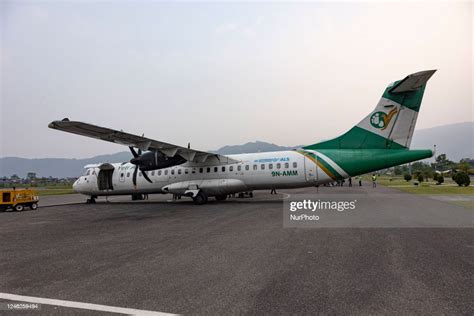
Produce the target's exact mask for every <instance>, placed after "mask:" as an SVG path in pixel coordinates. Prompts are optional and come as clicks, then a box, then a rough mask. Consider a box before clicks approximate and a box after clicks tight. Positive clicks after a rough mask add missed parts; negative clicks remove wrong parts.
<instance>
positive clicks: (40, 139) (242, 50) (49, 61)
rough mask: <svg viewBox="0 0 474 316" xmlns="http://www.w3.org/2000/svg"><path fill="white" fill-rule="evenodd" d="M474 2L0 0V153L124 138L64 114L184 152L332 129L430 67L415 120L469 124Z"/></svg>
mask: <svg viewBox="0 0 474 316" xmlns="http://www.w3.org/2000/svg"><path fill="white" fill-rule="evenodd" d="M473 12H474V9H473V3H472V2H469V1H466V2H452V1H451V2H430V3H427V2H406V1H404V2H346V3H334V2H306V3H296V2H283V3H281V2H280V3H271V2H265V3H252V2H240V3H239V2H233V3H205V2H188V3H186V2H174V3H173V2H158V1H133V2H132V1H114V2H112V1H53V2H41V1H0V53H1V56H0V57H1V61H0V69H1V77H0V89H1V90H0V111H1V112H0V157H3V156H19V157H26V158H44V157H64V158H85V157H91V156H95V155H99V154H106V153H115V152H118V151H122V150H127V149H126V148H125V147H124V146H121V145H117V144H111V143H107V142H103V141H99V140H95V139H90V138H86V137H82V136H77V135H73V134H69V133H64V132H60V131H56V130H52V129H49V128H48V127H47V125H48V123H49V122H51V121H53V120H58V119H62V118H64V117H68V118H69V119H71V120H78V121H85V122H88V123H92V124H96V125H101V126H105V127H110V128H114V129H118V130H120V129H122V130H124V131H127V132H130V133H135V134H140V135H141V134H145V136H146V137H149V138H154V139H157V140H160V141H165V142H168V143H173V144H177V145H182V146H186V144H187V143H188V142H190V143H191V146H192V147H193V148H195V149H200V150H212V149H217V148H219V147H221V146H224V145H235V144H243V143H246V142H249V141H255V140H262V141H267V142H272V143H276V144H279V145H289V146H292V145H301V144H312V143H315V142H317V141H320V140H322V139H328V138H333V137H335V136H338V135H339V134H341V133H343V132H345V131H347V130H348V129H350V128H351V127H352V126H354V125H356V124H357V123H358V122H359V121H360V120H361V119H362V118H363V117H364V116H366V115H367V114H368V113H370V112H371V111H372V110H373V108H374V107H375V105H376V103H377V102H378V100H379V99H380V96H381V95H382V92H383V90H384V89H385V87H386V86H387V85H388V84H389V83H391V82H393V81H395V80H399V79H403V78H404V77H405V76H406V75H408V74H410V73H414V72H417V71H420V70H427V69H438V72H437V73H436V74H435V75H434V76H433V77H432V78H431V79H430V81H429V83H428V86H427V88H426V91H425V96H424V100H423V104H422V109H421V112H420V115H419V117H418V123H417V129H422V128H430V127H434V126H440V125H444V124H452V123H457V122H466V121H473V120H474V119H473V84H474V83H473V74H474V71H473Z"/></svg>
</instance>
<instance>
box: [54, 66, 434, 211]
mask: <svg viewBox="0 0 474 316" xmlns="http://www.w3.org/2000/svg"><path fill="white" fill-rule="evenodd" d="M434 72H435V70H428V71H421V72H418V73H414V74H411V75H409V76H407V77H405V78H404V79H403V80H399V81H396V82H394V83H392V84H390V85H389V86H388V87H387V88H386V89H385V91H384V93H383V95H382V97H381V99H380V101H379V102H378V104H377V106H376V107H375V109H374V110H373V111H372V112H371V113H370V114H369V115H367V116H366V117H365V118H364V119H363V120H362V121H361V122H360V123H359V124H357V125H356V126H354V127H353V128H352V129H350V130H349V131H348V132H346V133H345V134H343V135H341V136H339V137H337V138H334V139H331V140H328V141H324V142H320V143H316V144H313V145H308V146H304V147H303V148H299V149H296V150H292V151H280V152H266V153H254V154H240V155H219V154H215V153H210V152H204V151H199V150H194V149H191V148H189V146H188V147H180V146H176V145H173V144H169V143H165V142H161V141H157V140H153V139H149V138H146V137H143V136H137V135H134V134H129V133H125V132H122V131H117V130H113V129H109V128H104V127H100V126H95V125H91V124H88V123H83V122H77V121H70V120H69V119H63V120H61V121H54V122H52V123H50V124H49V127H50V128H53V129H58V130H61V131H65V132H70V133H74V134H79V135H83V136H88V137H92V138H96V139H101V140H104V141H109V142H113V143H118V144H123V145H126V146H128V147H129V148H130V151H131V153H132V155H133V158H132V159H131V160H130V162H124V163H102V164H95V165H87V166H85V169H86V173H85V174H84V175H83V176H81V177H80V178H79V179H78V180H77V181H76V182H75V183H74V185H73V188H74V190H75V191H76V192H78V193H82V194H84V195H87V196H89V199H88V202H94V201H95V198H96V197H97V196H109V195H132V197H138V196H142V194H151V193H172V194H177V195H183V196H189V197H191V198H192V199H193V200H194V202H195V203H196V204H203V203H206V202H207V200H208V197H211V196H213V197H215V198H216V199H217V200H225V198H226V197H227V195H228V194H231V193H239V192H245V191H252V190H263V189H280V188H300V187H309V186H316V185H320V184H325V183H329V182H333V181H337V180H341V179H344V178H348V177H353V176H357V175H361V174H364V173H367V172H372V171H376V170H380V169H384V168H389V167H392V166H396V165H400V164H404V163H408V162H412V161H416V160H420V159H425V158H428V157H431V156H432V155H433V152H432V151H431V150H429V149H425V150H410V149H409V147H410V143H411V139H412V136H413V131H414V129H415V124H416V120H417V117H418V113H419V110H420V106H421V101H422V98H423V94H424V90H425V86H426V83H427V81H428V79H429V78H430V77H431V76H432V75H433V74H434ZM136 148H137V149H138V151H137V150H136Z"/></svg>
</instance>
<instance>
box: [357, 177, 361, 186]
mask: <svg viewBox="0 0 474 316" xmlns="http://www.w3.org/2000/svg"><path fill="white" fill-rule="evenodd" d="M357 179H358V180H359V186H360V187H361V186H362V177H361V176H357Z"/></svg>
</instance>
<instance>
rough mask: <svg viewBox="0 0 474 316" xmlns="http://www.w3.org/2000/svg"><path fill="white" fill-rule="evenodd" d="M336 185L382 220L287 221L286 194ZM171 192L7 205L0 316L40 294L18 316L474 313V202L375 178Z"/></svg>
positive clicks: (322, 191) (322, 192)
mask: <svg viewBox="0 0 474 316" xmlns="http://www.w3.org/2000/svg"><path fill="white" fill-rule="evenodd" d="M334 193H336V194H337V195H340V196H341V197H343V196H349V195H350V196H352V195H357V196H359V198H358V199H359V200H361V201H364V203H363V205H373V207H371V208H370V207H369V208H367V207H364V209H363V210H360V214H361V218H362V219H368V218H384V219H383V220H382V219H381V220H374V221H372V222H367V223H369V224H371V225H372V226H370V225H368V226H367V227H361V226H360V225H359V226H358V225H355V224H354V225H353V226H352V227H331V228H328V227H313V228H288V227H284V224H283V222H284V221H283V217H284V216H285V215H284V205H285V200H288V199H291V197H295V196H311V197H313V198H314V199H317V198H321V197H326V196H328V194H334ZM390 196H396V197H397V198H396V199H395V198H393V199H390V198H387V197H390ZM170 197H171V196H169V195H156V196H152V195H150V199H149V200H148V201H133V202H131V201H129V197H114V198H110V199H109V202H105V201H104V200H103V199H101V200H99V202H98V203H97V204H94V205H90V204H84V203H83V202H84V200H85V198H84V197H82V196H80V195H67V196H66V195H65V196H58V197H44V198H42V201H41V203H40V208H39V209H38V210H37V211H26V212H21V213H18V212H6V213H0V238H1V240H2V243H0V253H1V254H2V255H1V257H2V260H0V314H3V312H2V309H3V310H7V305H6V303H11V302H12V301H16V302H32V301H34V300H35V299H37V302H38V303H39V305H40V306H39V308H40V309H39V310H31V311H28V312H25V311H23V312H21V313H20V312H19V311H15V312H11V313H12V314H15V313H17V314H21V315H24V314H31V315H40V314H45V315H50V314H58V315H59V314H79V313H80V314H87V315H103V314H109V313H110V314H113V313H117V312H118V313H130V314H134V313H137V314H143V313H145V311H147V312H149V313H150V314H153V313H151V312H162V313H175V314H257V313H258V314H261V313H265V314H276V313H278V314H290V313H291V314H315V313H322V314H336V313H337V314H342V313H344V314H347V313H350V314H421V313H423V314H471V315H472V314H473V308H472V302H473V301H474V294H473V291H472V276H473V272H474V269H473V262H474V260H473V259H474V258H473V242H472V241H473V237H474V234H473V232H474V230H473V221H472V219H473V217H472V215H473V211H472V210H471V209H468V208H465V207H462V206H459V205H455V204H451V203H449V202H448V201H443V200H436V199H431V198H429V197H423V196H416V195H412V194H408V193H398V191H395V190H391V189H388V188H384V187H379V188H376V189H372V187H369V186H364V187H361V188H360V187H353V188H347V187H343V188H339V187H335V188H325V187H322V188H319V189H317V188H305V189H297V190H284V191H281V192H279V194H277V195H270V194H269V192H258V191H257V192H255V197H254V198H252V199H251V198H243V199H239V198H232V199H230V200H227V201H223V202H217V201H213V200H212V201H211V200H210V203H209V204H207V205H200V206H197V205H194V204H193V203H192V202H191V201H190V200H188V199H182V200H179V201H172V200H170ZM381 201H383V204H384V205H385V207H386V208H383V207H381V206H380V205H381ZM386 212H390V213H386ZM397 212H398V213H397ZM354 214H358V213H357V208H356V212H355V213H354ZM386 214H390V216H389V217H387V216H385V215H386ZM394 214H398V215H394ZM370 215H372V216H370ZM387 218H389V219H387ZM450 218H452V219H454V220H452V221H450V220H449V219H450ZM400 219H402V220H400ZM407 219H409V220H410V221H415V222H416V225H415V226H416V227H403V225H400V223H403V222H404V221H407ZM387 221H391V223H392V227H382V226H383V225H380V224H381V223H386V222H387ZM462 224H463V225H462ZM362 226H363V225H362ZM9 295H10V296H9ZM11 295H20V297H18V298H15V299H12V297H11ZM26 296H27V297H26ZM8 297H10V298H8ZM31 297H33V298H31ZM48 299H55V300H58V301H48ZM91 304H92V305H91ZM93 304H95V305H93ZM120 308H125V309H126V310H124V309H120Z"/></svg>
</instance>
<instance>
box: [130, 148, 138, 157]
mask: <svg viewBox="0 0 474 316" xmlns="http://www.w3.org/2000/svg"><path fill="white" fill-rule="evenodd" d="M128 148H130V151H131V152H132V155H133V158H137V157H138V156H139V154H137V152H136V151H135V148H133V147H132V146H130V147H128Z"/></svg>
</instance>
